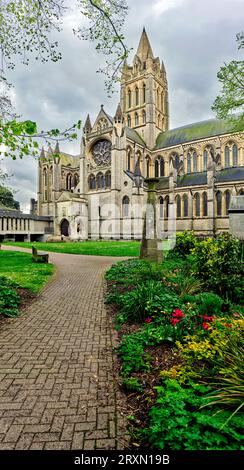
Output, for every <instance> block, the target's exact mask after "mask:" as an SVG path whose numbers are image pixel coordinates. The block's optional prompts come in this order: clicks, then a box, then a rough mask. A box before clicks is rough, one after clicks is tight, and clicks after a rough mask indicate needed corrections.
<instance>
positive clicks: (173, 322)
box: [171, 318, 180, 326]
mask: <svg viewBox="0 0 244 470" xmlns="http://www.w3.org/2000/svg"><path fill="white" fill-rule="evenodd" d="M179 321H180V320H178V319H177V318H172V319H171V323H172V325H174V326H175V325H176V323H179Z"/></svg>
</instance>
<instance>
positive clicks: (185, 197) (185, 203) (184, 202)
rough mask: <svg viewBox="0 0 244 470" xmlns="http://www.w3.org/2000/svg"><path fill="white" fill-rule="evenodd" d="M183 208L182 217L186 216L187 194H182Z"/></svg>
mask: <svg viewBox="0 0 244 470" xmlns="http://www.w3.org/2000/svg"><path fill="white" fill-rule="evenodd" d="M183 210H184V217H188V196H187V194H184V196H183Z"/></svg>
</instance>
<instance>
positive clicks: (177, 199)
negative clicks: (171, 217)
mask: <svg viewBox="0 0 244 470" xmlns="http://www.w3.org/2000/svg"><path fill="white" fill-rule="evenodd" d="M176 213H177V219H180V218H181V197H180V196H179V194H178V195H177V196H176Z"/></svg>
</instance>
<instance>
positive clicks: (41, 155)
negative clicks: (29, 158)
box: [40, 146, 46, 158]
mask: <svg viewBox="0 0 244 470" xmlns="http://www.w3.org/2000/svg"><path fill="white" fill-rule="evenodd" d="M40 158H46V155H45V150H44V147H43V146H42V149H41V153H40Z"/></svg>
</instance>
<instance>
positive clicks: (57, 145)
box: [54, 141, 60, 155]
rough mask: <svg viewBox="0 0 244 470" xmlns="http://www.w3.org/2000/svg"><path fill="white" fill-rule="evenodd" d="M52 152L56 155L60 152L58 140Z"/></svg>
mask: <svg viewBox="0 0 244 470" xmlns="http://www.w3.org/2000/svg"><path fill="white" fill-rule="evenodd" d="M54 153H55V154H56V155H59V154H60V148H59V143H58V141H57V143H56V147H55V150H54Z"/></svg>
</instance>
